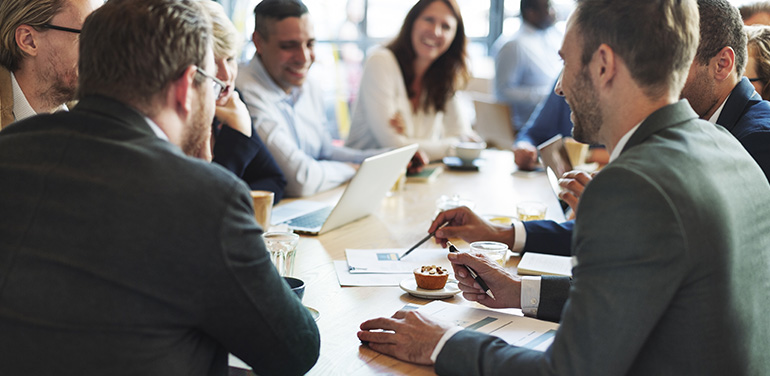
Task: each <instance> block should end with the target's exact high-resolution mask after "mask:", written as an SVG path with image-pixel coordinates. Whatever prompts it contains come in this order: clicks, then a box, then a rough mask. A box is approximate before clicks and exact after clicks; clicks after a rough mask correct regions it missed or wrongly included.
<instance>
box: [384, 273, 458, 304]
mask: <svg viewBox="0 0 770 376" xmlns="http://www.w3.org/2000/svg"><path fill="white" fill-rule="evenodd" d="M399 286H400V287H401V290H404V291H406V292H408V293H410V294H412V295H414V296H416V297H418V298H423V299H445V298H451V297H452V296H455V295H457V293H459V292H460V288H459V287H457V282H454V281H450V282H447V283H446V286H444V288H443V289H441V290H426V289H421V288H419V287H417V282H415V280H414V277H412V278H407V279H405V280H403V281H401V283H400V284H399Z"/></svg>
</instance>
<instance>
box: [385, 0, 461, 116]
mask: <svg viewBox="0 0 770 376" xmlns="http://www.w3.org/2000/svg"><path fill="white" fill-rule="evenodd" d="M434 1H441V2H443V3H444V4H446V6H447V7H449V9H450V10H451V11H452V14H453V15H454V17H455V19H457V33H456V34H455V37H454V40H453V41H452V44H450V45H449V49H447V50H446V51H445V52H444V53H443V54H442V55H441V56H439V57H438V58H437V59H436V61H434V62H433V63H432V64H431V65H430V67H428V70H427V71H425V76H424V77H423V78H422V86H423V91H424V92H425V101H424V102H423V103H422V104H421V105H422V107H423V109H425V110H426V111H428V110H430V109H431V108H433V109H435V110H436V111H444V109H445V108H446V102H447V100H448V99H449V98H450V97H451V96H452V95H454V93H455V91H457V90H460V89H461V88H463V87H464V86H465V84H466V83H467V82H468V79H469V78H470V73H469V72H468V64H467V57H468V55H467V52H466V50H465V46H466V44H467V39H466V37H465V25H464V24H463V18H462V16H461V15H460V7H459V6H458V5H457V2H455V0H420V1H418V2H417V4H415V5H414V6H413V7H412V9H410V10H409V13H407V15H406V18H405V19H404V24H403V25H402V26H401V31H400V32H399V33H398V36H397V37H396V39H394V40H393V41H392V42H390V44H388V46H387V48H388V49H389V50H390V51H392V52H393V55H395V56H396V60H397V61H398V65H399V67H400V68H401V74H402V76H403V77H404V83H405V84H406V92H407V94H408V95H409V98H414V96H415V95H416V93H415V92H414V90H412V87H411V86H412V85H411V84H412V81H414V79H415V72H414V60H415V58H416V57H417V54H416V53H415V51H414V46H413V45H412V29H413V26H414V22H415V21H416V20H417V17H419V16H420V14H422V12H423V11H424V10H425V8H427V7H428V6H429V5H430V4H432V3H433V2H434Z"/></svg>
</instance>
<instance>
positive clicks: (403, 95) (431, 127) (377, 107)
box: [345, 47, 473, 161]
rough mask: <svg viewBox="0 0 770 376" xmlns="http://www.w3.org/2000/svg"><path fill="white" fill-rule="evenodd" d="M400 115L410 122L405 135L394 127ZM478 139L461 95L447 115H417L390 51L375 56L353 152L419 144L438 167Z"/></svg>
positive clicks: (356, 118) (367, 69)
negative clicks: (465, 142) (469, 138)
mask: <svg viewBox="0 0 770 376" xmlns="http://www.w3.org/2000/svg"><path fill="white" fill-rule="evenodd" d="M397 113H399V114H401V118H402V119H403V120H404V129H403V133H401V134H399V133H398V132H397V131H396V129H394V128H393V127H392V126H391V125H390V119H392V118H393V117H394V116H395V115H396V114H397ZM472 134H473V131H472V130H471V126H470V123H469V122H468V121H467V119H466V118H465V117H464V116H462V113H461V106H460V103H459V101H458V100H457V97H456V96H455V95H452V97H451V98H449V100H448V101H447V103H446V110H445V111H442V112H436V111H435V110H433V109H431V110H430V111H425V110H424V109H423V108H422V107H420V108H418V109H417V111H416V112H414V111H412V104H411V102H410V101H409V96H408V94H407V91H406V84H405V83H404V79H403V76H402V72H401V68H400V67H399V65H398V61H397V60H396V56H395V55H393V52H392V51H390V50H389V49H387V48H384V47H378V48H376V49H374V50H373V51H372V52H371V53H370V55H369V58H368V59H367V60H366V63H365V64H364V72H363V75H362V77H361V86H360V88H359V90H358V99H357V101H356V104H355V105H354V106H353V118H352V122H351V127H350V135H349V136H348V140H347V142H346V143H345V144H346V145H347V146H350V147H354V148H357V149H367V148H381V147H400V146H405V145H409V144H413V143H417V144H419V145H420V150H422V151H424V152H425V153H426V154H427V155H428V157H429V158H430V160H432V161H434V160H439V159H441V158H443V157H445V156H447V154H448V152H449V150H450V148H451V147H452V145H454V144H456V143H457V142H458V141H460V138H461V137H462V136H464V135H472Z"/></svg>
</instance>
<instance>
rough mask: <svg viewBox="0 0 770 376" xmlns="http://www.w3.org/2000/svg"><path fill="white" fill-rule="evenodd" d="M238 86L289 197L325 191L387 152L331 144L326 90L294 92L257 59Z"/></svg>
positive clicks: (306, 88)
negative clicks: (276, 164) (362, 163)
mask: <svg viewBox="0 0 770 376" xmlns="http://www.w3.org/2000/svg"><path fill="white" fill-rule="evenodd" d="M240 72H241V74H239V75H238V77H237V78H236V87H237V88H238V90H239V91H240V92H241V94H242V95H243V99H244V102H245V103H246V106H247V108H248V109H249V113H250V114H251V119H252V124H254V126H255V127H256V130H257V133H258V134H259V137H260V138H262V140H263V141H264V143H265V145H266V146H267V148H268V150H269V151H270V154H272V155H273V158H275V161H276V162H277V163H278V166H279V167H280V168H281V171H283V174H284V175H285V176H286V181H287V185H286V196H287V197H300V196H307V195H312V194H314V193H317V192H321V191H325V190H328V189H331V188H333V187H336V186H338V185H340V184H342V183H344V182H346V181H348V180H349V179H350V178H351V177H353V175H354V174H355V172H356V170H355V168H354V167H352V166H350V165H349V164H348V163H345V162H349V163H361V162H362V161H363V160H364V159H366V158H367V157H369V156H372V155H375V154H378V153H380V152H381V151H382V150H356V149H352V148H347V147H343V146H335V145H334V144H332V138H331V135H329V133H328V131H327V130H326V129H325V128H324V123H325V122H326V115H325V111H324V106H323V97H322V91H321V90H320V88H319V87H317V85H316V84H315V83H313V82H311V81H310V80H307V81H305V83H304V84H303V85H302V86H301V87H295V88H293V89H292V90H291V92H290V93H286V92H285V91H284V90H283V89H281V88H280V87H279V86H278V85H276V83H275V82H274V81H273V79H272V78H271V77H270V75H269V74H268V73H267V71H266V70H265V68H264V66H263V65H262V62H261V60H260V58H259V56H258V55H254V58H252V59H251V61H250V62H249V63H248V64H246V65H242V66H241V70H240Z"/></svg>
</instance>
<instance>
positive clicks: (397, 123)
mask: <svg viewBox="0 0 770 376" xmlns="http://www.w3.org/2000/svg"><path fill="white" fill-rule="evenodd" d="M390 126H391V127H392V128H393V129H394V130H395V131H396V133H398V134H401V135H403V134H404V131H405V129H406V123H405V122H404V117H403V116H401V113H400V112H396V114H395V115H393V117H392V118H390Z"/></svg>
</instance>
